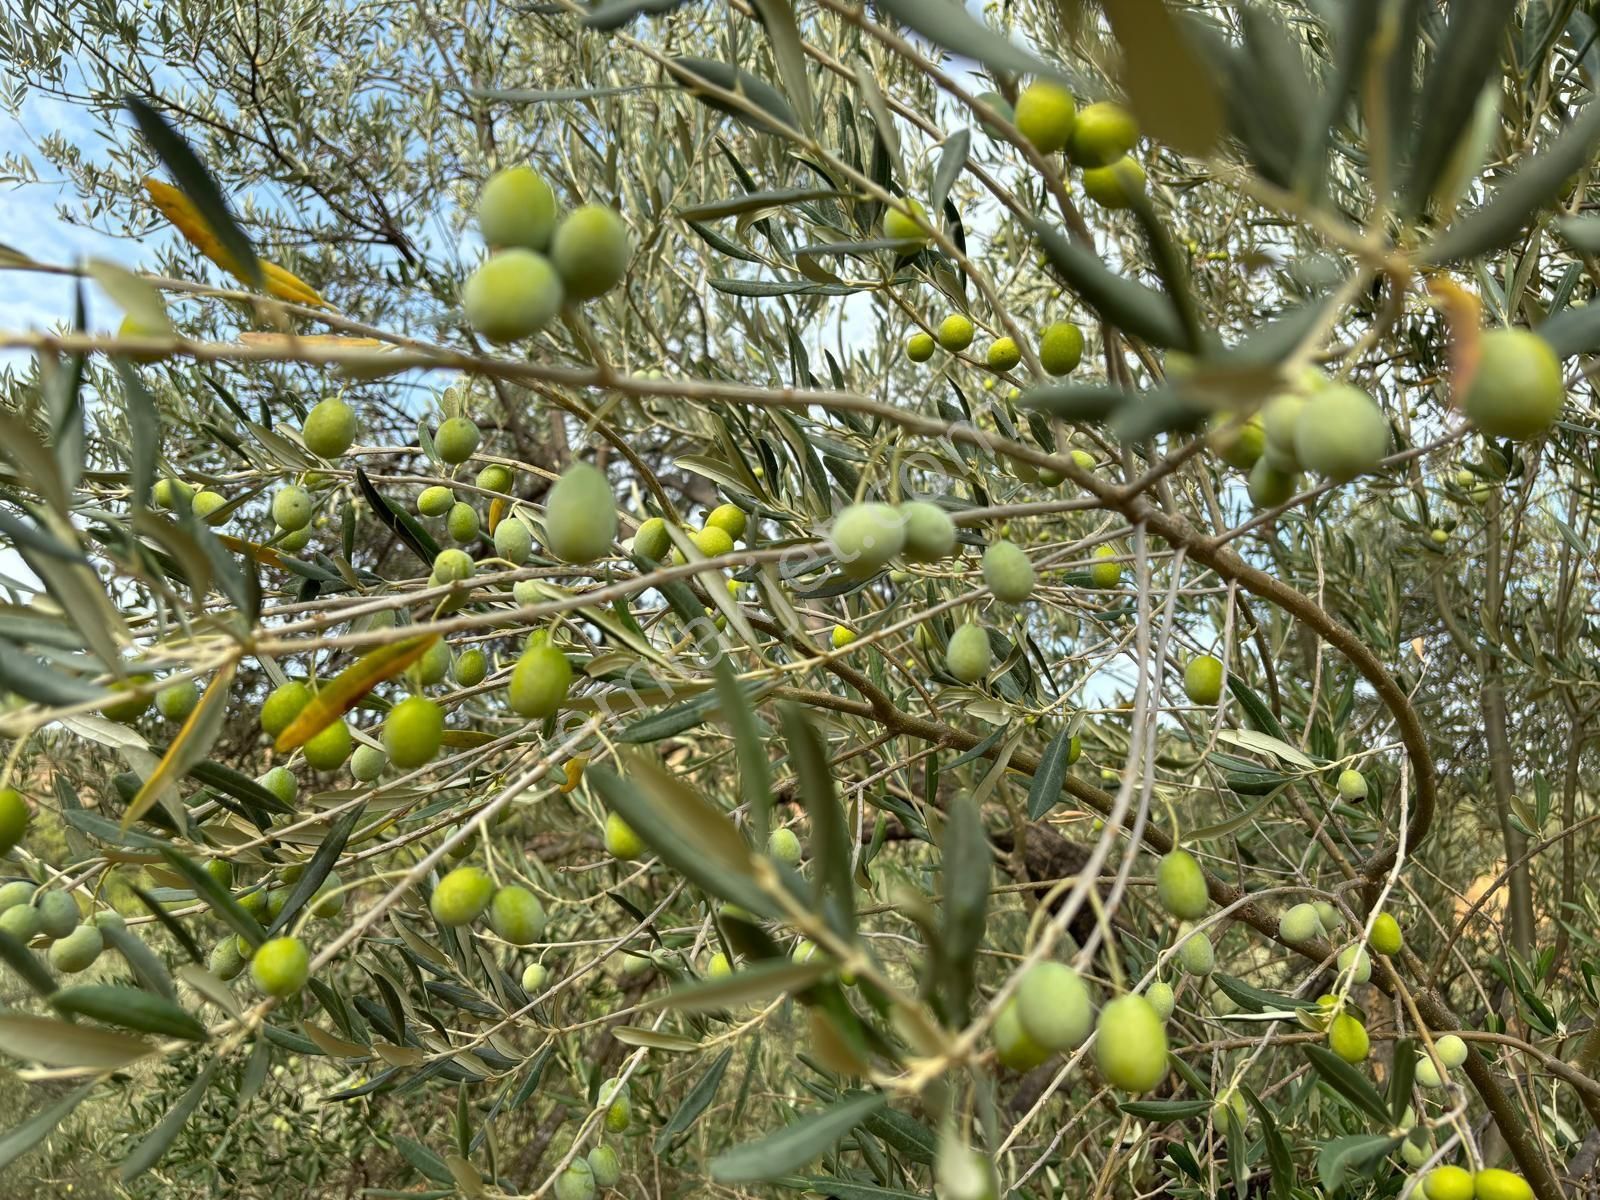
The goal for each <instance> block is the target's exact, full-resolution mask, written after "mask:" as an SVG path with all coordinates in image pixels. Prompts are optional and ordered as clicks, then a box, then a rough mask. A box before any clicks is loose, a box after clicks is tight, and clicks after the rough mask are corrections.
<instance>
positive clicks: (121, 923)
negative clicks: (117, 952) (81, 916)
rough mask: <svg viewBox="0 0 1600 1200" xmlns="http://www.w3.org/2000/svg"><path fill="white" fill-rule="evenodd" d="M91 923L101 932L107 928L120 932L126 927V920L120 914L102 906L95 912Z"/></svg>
mask: <svg viewBox="0 0 1600 1200" xmlns="http://www.w3.org/2000/svg"><path fill="white" fill-rule="evenodd" d="M93 924H94V927H95V928H96V929H98V930H100V931H101V932H102V933H103V932H105V931H106V930H108V929H115V930H117V931H118V932H121V931H123V930H126V929H127V928H128V922H127V921H126V920H124V919H123V916H122V914H121V913H119V912H117V911H115V910H114V909H109V908H103V909H101V910H100V911H99V912H97V913H95V915H94V920H93Z"/></svg>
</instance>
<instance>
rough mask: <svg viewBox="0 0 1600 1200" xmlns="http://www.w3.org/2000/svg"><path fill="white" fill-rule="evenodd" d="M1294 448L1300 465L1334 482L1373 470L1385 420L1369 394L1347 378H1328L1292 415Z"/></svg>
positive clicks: (1384, 441) (1384, 442) (1382, 448)
mask: <svg viewBox="0 0 1600 1200" xmlns="http://www.w3.org/2000/svg"><path fill="white" fill-rule="evenodd" d="M1294 452H1295V457H1296V458H1297V459H1298V460H1299V461H1300V465H1301V466H1303V467H1305V468H1306V470H1308V471H1315V472H1316V473H1317V474H1318V475H1321V476H1323V477H1324V478H1326V479H1331V480H1334V481H1336V482H1339V483H1343V482H1345V481H1346V480H1350V479H1354V478H1355V477H1356V476H1357V475H1363V474H1365V473H1367V472H1368V471H1375V470H1377V467H1378V463H1379V462H1380V461H1381V460H1382V458H1383V456H1384V455H1385V454H1387V453H1388V452H1389V422H1388V421H1387V420H1386V419H1385V418H1384V415H1383V410H1382V409H1380V408H1379V407H1378V406H1377V404H1375V403H1374V402H1373V399H1372V397H1371V396H1369V395H1367V393H1365V392H1363V391H1362V390H1361V389H1360V388H1357V387H1351V386H1350V385H1349V384H1344V383H1340V384H1334V385H1333V386H1331V387H1326V388H1323V389H1321V390H1320V391H1318V392H1317V393H1316V394H1315V395H1313V396H1312V397H1311V399H1310V400H1308V401H1307V402H1306V405H1305V407H1304V408H1303V409H1301V411H1300V416H1299V418H1298V419H1297V420H1296V421H1295V429H1294Z"/></svg>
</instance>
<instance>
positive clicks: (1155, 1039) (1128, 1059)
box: [1094, 995, 1167, 1093]
mask: <svg viewBox="0 0 1600 1200" xmlns="http://www.w3.org/2000/svg"><path fill="white" fill-rule="evenodd" d="M1095 1030H1096V1036H1095V1041H1094V1051H1095V1055H1094V1056H1095V1063H1096V1065H1098V1066H1099V1068H1100V1074H1101V1076H1102V1077H1103V1078H1104V1079H1105V1081H1106V1082H1107V1083H1109V1084H1110V1085H1111V1086H1112V1087H1114V1088H1118V1089H1120V1090H1122V1091H1125V1092H1134V1093H1142V1092H1148V1091H1150V1090H1151V1089H1152V1088H1154V1087H1155V1086H1156V1085H1157V1084H1159V1083H1160V1082H1161V1080H1162V1079H1164V1078H1165V1077H1166V1074H1167V1031H1166V1027H1165V1026H1164V1025H1163V1024H1162V1022H1161V1017H1160V1016H1159V1015H1158V1014H1157V1013H1156V1010H1155V1009H1154V1008H1152V1007H1151V1006H1150V1002H1149V1001H1148V1000H1146V999H1145V998H1144V997H1143V996H1131V995H1130V996H1118V997H1117V998H1116V999H1115V1000H1112V1001H1111V1002H1110V1003H1108V1004H1107V1005H1106V1006H1105V1007H1104V1008H1102V1009H1101V1010H1100V1019H1099V1021H1098V1022H1097V1023H1096V1025H1095Z"/></svg>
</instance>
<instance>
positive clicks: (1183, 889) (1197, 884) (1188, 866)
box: [1156, 850, 1211, 921]
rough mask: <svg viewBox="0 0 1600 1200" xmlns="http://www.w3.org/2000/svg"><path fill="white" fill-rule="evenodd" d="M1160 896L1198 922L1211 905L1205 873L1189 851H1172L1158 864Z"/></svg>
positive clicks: (1175, 912)
mask: <svg viewBox="0 0 1600 1200" xmlns="http://www.w3.org/2000/svg"><path fill="white" fill-rule="evenodd" d="M1156 899H1158V900H1159V901H1160V902H1161V907H1162V908H1164V909H1166V910H1167V911H1168V912H1169V913H1171V914H1172V915H1173V916H1175V917H1180V918H1182V919H1183V920H1185V921H1198V920H1199V919H1200V918H1201V917H1203V916H1205V915H1206V911H1207V910H1208V909H1209V908H1210V907H1211V897H1210V895H1209V894H1208V893H1207V891H1206V877H1205V872H1204V871H1202V870H1201V869H1200V864H1199V863H1198V862H1197V861H1195V857H1194V855H1192V854H1190V853H1189V852H1188V851H1187V850H1172V851H1169V852H1168V853H1166V854H1164V855H1162V856H1161V861H1160V862H1159V863H1157V864H1156Z"/></svg>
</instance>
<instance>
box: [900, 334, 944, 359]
mask: <svg viewBox="0 0 1600 1200" xmlns="http://www.w3.org/2000/svg"><path fill="white" fill-rule="evenodd" d="M936 344H937V343H935V342H934V340H933V335H932V334H931V333H920V332H919V333H913V334H912V335H911V336H910V337H909V338H907V339H906V357H907V358H909V359H910V360H911V361H912V362H914V363H924V362H927V361H928V360H929V359H930V358H932V357H933V350H934V346H935V345H936Z"/></svg>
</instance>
